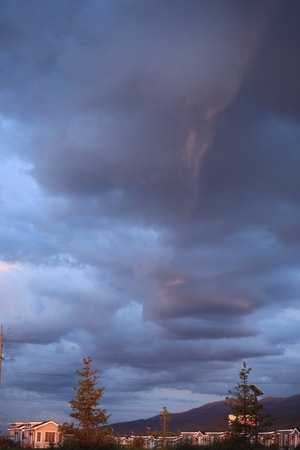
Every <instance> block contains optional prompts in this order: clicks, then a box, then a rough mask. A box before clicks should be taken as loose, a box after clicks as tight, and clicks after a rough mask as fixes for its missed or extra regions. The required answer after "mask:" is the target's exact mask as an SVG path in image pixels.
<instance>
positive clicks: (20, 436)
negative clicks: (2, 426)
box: [8, 420, 60, 448]
mask: <svg viewBox="0 0 300 450" xmlns="http://www.w3.org/2000/svg"><path fill="white" fill-rule="evenodd" d="M8 433H9V438H10V439H11V440H12V441H13V442H14V443H15V444H16V446H17V447H27V448H28V447H31V448H47V447H49V446H51V445H57V444H58V443H59V442H60V433H59V424H57V423H56V422H53V420H48V421H46V422H14V423H10V424H9V427H8Z"/></svg>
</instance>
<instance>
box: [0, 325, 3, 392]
mask: <svg viewBox="0 0 300 450" xmlns="http://www.w3.org/2000/svg"><path fill="white" fill-rule="evenodd" d="M2 353H3V325H1V330H0V385H1V377H2V359H3V356H2Z"/></svg>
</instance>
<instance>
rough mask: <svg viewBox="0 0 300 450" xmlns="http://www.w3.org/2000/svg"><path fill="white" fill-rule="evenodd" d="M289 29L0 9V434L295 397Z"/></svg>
mask: <svg viewBox="0 0 300 450" xmlns="http://www.w3.org/2000/svg"><path fill="white" fill-rule="evenodd" d="M299 15H300V2H297V1H295V0H282V1H281V0H266V1H265V0H259V1H256V0H254V1H253V0H242V1H241V0H238V1H233V0H211V1H206V0H188V1H186V0H163V1H162V0H151V1H149V0H43V1H40V0H27V1H26V2H25V1H22V0H2V1H1V3H0V129H1V131H0V206H1V207H0V295H1V297H0V298H1V314H0V324H2V326H3V338H4V345H3V358H4V359H3V361H2V380H1V387H0V427H4V428H5V426H6V424H7V423H8V422H13V421H22V420H24V421H30V420H55V421H57V422H63V421H66V420H71V419H70V417H69V414H70V412H71V411H70V405H69V403H68V401H69V400H71V399H72V398H73V397H74V395H75V391H74V387H76V386H77V384H78V377H77V376H76V374H75V372H76V370H77V369H81V368H82V367H83V358H85V357H87V356H89V355H90V356H91V357H92V359H93V363H92V368H93V369H95V370H98V371H99V372H98V375H99V386H105V392H104V395H103V397H102V399H101V401H100V406H101V407H102V408H105V409H106V410H107V413H108V414H111V417H110V419H109V423H116V422H120V421H129V420H135V419H141V418H145V419H146V418H148V417H152V416H154V415H157V414H159V413H160V411H161V410H162V408H163V406H166V407H167V408H168V410H169V411H170V412H171V413H172V412H173V413H176V412H183V411H187V410H189V409H192V408H196V407H199V406H201V405H203V404H206V403H210V402H212V401H218V400H223V399H224V398H225V397H226V395H227V394H228V390H230V389H233V388H234V386H235V385H236V383H237V382H238V381H239V377H238V375H239V371H240V370H241V368H242V365H243V361H246V363H247V366H248V367H251V368H252V372H251V374H250V377H249V380H250V382H252V383H255V384H257V385H258V386H259V387H260V388H261V389H263V390H264V392H265V396H283V397H285V396H290V395H295V394H298V393H300V382H299V371H300V356H299V355H300V339H299V338H300V331H299V330H300V326H299V325H300V310H299V293H300V207H299V206H300V177H299V170H300V151H299V142H300V83H299V80H300V58H299V42H300V28H299Z"/></svg>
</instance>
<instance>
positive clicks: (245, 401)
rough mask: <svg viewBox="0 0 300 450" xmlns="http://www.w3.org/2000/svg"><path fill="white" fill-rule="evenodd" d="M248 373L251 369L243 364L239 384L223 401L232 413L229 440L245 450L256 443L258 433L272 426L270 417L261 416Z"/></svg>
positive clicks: (260, 405)
mask: <svg viewBox="0 0 300 450" xmlns="http://www.w3.org/2000/svg"><path fill="white" fill-rule="evenodd" d="M250 372H251V368H248V367H247V365H246V363H245V362H244V363H243V368H242V370H241V371H240V374H239V376H240V382H239V383H238V384H237V385H236V387H235V389H234V390H233V391H231V390H230V391H229V392H228V393H229V395H228V396H227V397H226V400H225V403H226V405H227V406H229V407H230V408H231V410H232V412H233V418H232V420H230V424H229V432H230V438H231V439H232V440H233V441H238V442H240V446H241V447H242V446H243V447H245V448H247V447H248V446H249V445H251V444H253V443H254V444H255V443H257V441H258V433H259V432H260V431H265V430H267V429H268V427H269V426H270V425H271V424H272V419H271V418H270V416H268V415H264V414H262V411H261V410H262V407H263V406H262V404H261V403H258V401H257V396H258V395H259V394H258V391H259V389H258V388H257V387H256V386H255V385H250V384H249V382H248V377H249V374H250Z"/></svg>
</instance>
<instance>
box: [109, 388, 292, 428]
mask: <svg viewBox="0 0 300 450" xmlns="http://www.w3.org/2000/svg"><path fill="white" fill-rule="evenodd" d="M259 403H261V404H262V406H263V409H262V413H263V414H270V415H271V416H272V417H273V418H274V422H273V424H272V426H271V429H273V430H274V429H285V428H298V429H300V394H296V395H292V396H290V397H265V398H263V399H262V400H260V402H259ZM230 413H231V409H230V408H229V407H228V406H226V405H225V400H220V401H217V402H212V403H206V404H204V405H202V406H199V407H197V408H193V409H190V410H187V411H184V412H181V413H171V416H170V421H169V423H168V430H169V431H172V432H179V431H202V432H205V431H222V430H225V428H226V424H227V417H228V414H230ZM110 426H111V427H113V429H114V432H115V433H119V434H121V435H124V434H125V435H127V434H147V433H148V430H149V428H150V429H151V430H152V431H160V429H161V421H160V415H159V414H158V415H156V416H153V417H149V418H148V419H138V420H132V421H129V422H118V423H113V424H111V425H110Z"/></svg>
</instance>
